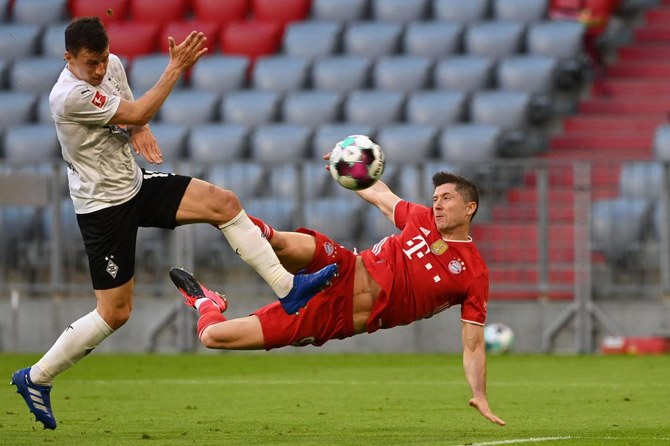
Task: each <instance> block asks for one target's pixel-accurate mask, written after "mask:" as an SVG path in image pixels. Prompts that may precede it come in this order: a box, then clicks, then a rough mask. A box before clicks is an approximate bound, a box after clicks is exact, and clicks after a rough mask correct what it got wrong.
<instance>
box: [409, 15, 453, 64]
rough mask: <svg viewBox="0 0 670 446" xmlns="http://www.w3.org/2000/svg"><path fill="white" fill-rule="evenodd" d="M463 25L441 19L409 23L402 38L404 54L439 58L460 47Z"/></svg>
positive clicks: (450, 53)
mask: <svg viewBox="0 0 670 446" xmlns="http://www.w3.org/2000/svg"><path fill="white" fill-rule="evenodd" d="M462 35H463V25H461V24H458V23H449V22H441V21H437V20H434V21H420V22H412V23H409V24H408V25H407V27H406V29H405V33H404V34H403V38H402V47H403V52H404V53H405V54H413V55H415V56H422V57H429V58H432V59H441V58H444V57H448V56H450V55H452V54H454V53H457V52H458V51H459V50H460V48H461V37H462Z"/></svg>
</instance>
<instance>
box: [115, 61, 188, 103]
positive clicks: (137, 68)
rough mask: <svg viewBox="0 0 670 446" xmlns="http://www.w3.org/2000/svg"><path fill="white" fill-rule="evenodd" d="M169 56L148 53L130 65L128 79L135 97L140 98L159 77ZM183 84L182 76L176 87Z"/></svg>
mask: <svg viewBox="0 0 670 446" xmlns="http://www.w3.org/2000/svg"><path fill="white" fill-rule="evenodd" d="M169 61H170V57H169V56H168V55H166V54H150V55H146V56H139V57H137V58H136V59H135V60H134V61H133V62H132V64H131V65H130V67H129V69H128V70H127V71H128V81H129V84H130V88H132V90H133V94H134V96H135V99H138V98H140V97H141V96H142V95H143V94H144V93H146V92H147V90H149V89H150V88H151V87H153V86H154V84H155V83H156V82H157V81H158V79H159V78H160V77H161V75H162V74H163V72H164V71H165V67H167V64H168V62H169ZM183 85H184V77H183V76H182V77H180V78H179V80H178V81H177V85H176V88H180V87H182V86H183Z"/></svg>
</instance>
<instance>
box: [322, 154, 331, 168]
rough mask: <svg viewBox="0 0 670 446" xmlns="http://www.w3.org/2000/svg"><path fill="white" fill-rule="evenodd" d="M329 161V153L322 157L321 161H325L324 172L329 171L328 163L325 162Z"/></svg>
mask: <svg viewBox="0 0 670 446" xmlns="http://www.w3.org/2000/svg"><path fill="white" fill-rule="evenodd" d="M329 159H330V152H328V153H326V154H325V155H323V160H324V161H326V170H330V163H328V162H327V161H328V160H329Z"/></svg>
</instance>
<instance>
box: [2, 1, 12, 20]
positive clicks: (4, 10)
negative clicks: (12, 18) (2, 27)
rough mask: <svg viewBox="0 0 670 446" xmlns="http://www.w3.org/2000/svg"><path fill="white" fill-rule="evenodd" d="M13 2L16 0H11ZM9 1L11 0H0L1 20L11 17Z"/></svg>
mask: <svg viewBox="0 0 670 446" xmlns="http://www.w3.org/2000/svg"><path fill="white" fill-rule="evenodd" d="M11 1H12V2H13V1H14V0H11ZM9 3H10V0H0V22H4V21H5V20H7V19H8V18H9Z"/></svg>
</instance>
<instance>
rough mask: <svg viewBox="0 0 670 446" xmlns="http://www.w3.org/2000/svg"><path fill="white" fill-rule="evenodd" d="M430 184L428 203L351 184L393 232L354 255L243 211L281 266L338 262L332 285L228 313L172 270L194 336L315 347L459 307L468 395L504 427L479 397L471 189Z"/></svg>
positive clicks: (481, 298)
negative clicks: (300, 300) (288, 308)
mask: <svg viewBox="0 0 670 446" xmlns="http://www.w3.org/2000/svg"><path fill="white" fill-rule="evenodd" d="M433 184H434V186H435V191H434V193H433V205H432V207H427V206H423V205H420V204H415V203H409V202H407V201H404V200H402V199H400V197H398V196H397V195H395V194H394V193H393V192H392V191H391V190H390V189H389V188H388V186H387V185H386V184H384V183H383V182H381V181H379V182H377V183H376V184H374V185H373V186H372V187H370V188H368V189H365V190H361V191H357V192H356V193H357V194H358V195H359V196H360V197H361V198H363V199H364V200H366V201H368V202H369V203H371V204H373V205H375V206H377V207H378V208H379V210H380V211H381V212H383V213H384V215H386V216H387V217H388V218H389V219H390V220H391V221H392V222H393V223H394V224H395V226H396V227H397V228H398V229H400V230H401V232H400V233H399V234H394V235H391V236H388V237H385V238H384V239H383V240H381V241H380V242H379V243H377V244H376V245H375V246H373V247H372V248H371V249H369V250H366V251H363V252H362V253H360V254H356V253H355V252H352V251H350V250H348V249H346V248H344V247H343V246H341V245H339V244H337V243H336V242H334V241H333V240H331V239H330V238H328V237H326V236H325V235H323V234H320V233H318V232H315V231H311V230H308V229H303V228H301V229H298V230H297V231H296V232H279V231H275V230H274V229H273V228H271V227H269V226H268V225H267V224H265V223H264V222H263V221H262V220H259V219H256V218H253V217H252V221H254V223H256V224H257V225H258V226H259V227H260V228H261V230H262V231H263V233H264V235H265V236H266V238H267V239H268V240H269V241H270V244H271V245H272V247H273V249H274V250H275V252H276V253H277V257H278V258H279V259H280V261H281V262H282V265H284V266H285V268H286V269H287V270H289V271H298V270H302V269H304V270H306V271H307V272H309V271H313V270H318V269H319V268H321V267H322V266H323V265H327V264H331V263H337V265H338V267H339V276H338V277H337V278H335V279H334V280H333V283H332V285H331V286H330V287H328V288H326V289H324V290H323V291H321V292H320V293H318V294H317V295H316V296H315V297H314V298H313V299H312V300H311V301H310V302H309V305H307V306H306V307H305V308H304V309H302V310H300V312H299V314H297V315H287V314H286V313H285V312H283V311H282V309H281V306H280V305H279V303H273V304H270V305H267V306H265V307H262V308H260V309H259V310H257V311H256V312H254V313H253V314H252V315H250V316H247V317H242V318H237V319H230V320H227V319H226V318H225V316H224V315H223V312H224V311H225V309H226V307H227V305H228V304H227V301H226V300H225V299H224V298H223V296H221V295H219V294H218V293H215V292H213V291H210V290H208V289H207V288H206V287H204V286H203V285H201V284H200V283H199V282H198V281H197V280H196V279H195V278H194V277H193V276H192V275H190V274H189V273H187V272H186V271H184V270H182V269H179V268H173V269H172V270H171V271H170V276H171V278H172V280H173V282H174V283H175V285H177V287H178V288H179V290H180V291H181V293H182V294H183V295H184V296H185V298H186V301H187V304H189V305H192V306H193V307H195V308H197V309H198V311H199V313H200V320H199V321H198V336H199V338H200V340H201V342H202V343H203V344H204V345H205V346H206V347H208V348H217V349H239V350H242V349H245V350H252V349H266V350H270V349H273V348H278V347H284V346H287V345H294V346H300V345H307V344H313V345H317V346H318V345H322V344H324V343H325V342H327V341H328V340H331V339H343V338H347V337H350V336H353V335H356V334H359V333H364V332H367V333H372V332H375V331H377V330H379V329H385V328H391V327H395V326H398V325H406V324H409V323H411V322H414V321H417V320H420V319H424V318H427V317H431V316H433V315H435V314H437V313H440V312H441V311H444V310H446V309H448V308H450V307H452V306H455V305H460V306H461V321H462V322H461V332H462V342H463V367H464V370H465V377H466V379H467V382H468V384H469V385H470V388H471V390H472V398H471V399H470V402H469V403H470V405H471V406H473V407H475V408H476V409H477V410H478V411H479V412H480V413H481V414H482V415H483V416H484V417H485V418H486V419H488V420H490V421H491V422H494V423H497V424H499V425H504V424H505V422H504V421H503V420H501V419H500V418H499V417H498V416H496V415H495V414H494V413H493V412H492V411H491V409H490V408H489V404H488V400H487V398H486V351H485V348H484V322H485V319H486V304H487V300H488V268H487V266H486V264H485V262H484V260H483V259H482V257H481V256H480V254H479V252H478V251H477V248H476V247H475V245H474V243H473V241H472V238H471V237H470V236H469V229H470V222H471V221H472V218H473V217H474V215H475V214H476V212H477V207H478V205H479V192H478V190H477V187H476V186H475V185H474V184H473V183H472V182H470V181H469V180H467V179H466V178H463V177H460V176H458V175H454V174H450V173H445V172H438V173H436V174H435V175H434V176H433Z"/></svg>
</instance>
